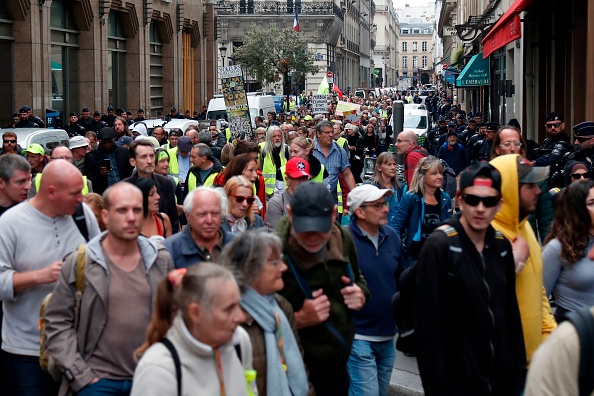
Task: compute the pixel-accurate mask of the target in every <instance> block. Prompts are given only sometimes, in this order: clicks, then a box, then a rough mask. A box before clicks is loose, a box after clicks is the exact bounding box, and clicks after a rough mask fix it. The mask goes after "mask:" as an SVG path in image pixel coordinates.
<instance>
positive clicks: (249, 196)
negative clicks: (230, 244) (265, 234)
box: [221, 176, 264, 234]
mask: <svg viewBox="0 0 594 396" xmlns="http://www.w3.org/2000/svg"><path fill="white" fill-rule="evenodd" d="M224 189H225V193H226V194H227V198H228V199H229V209H228V211H227V214H226V215H225V216H224V217H223V220H222V221H221V228H222V229H224V230H225V231H228V232H231V233H232V234H237V233H240V232H243V231H245V230H247V229H248V228H252V227H256V228H257V227H264V220H262V217H260V216H259V215H257V214H254V211H253V209H252V205H253V204H254V202H255V201H256V197H255V196H254V187H253V184H252V183H251V182H250V181H249V180H248V179H247V178H246V177H245V176H233V177H232V178H230V179H229V180H227V182H226V183H225V186H224Z"/></svg>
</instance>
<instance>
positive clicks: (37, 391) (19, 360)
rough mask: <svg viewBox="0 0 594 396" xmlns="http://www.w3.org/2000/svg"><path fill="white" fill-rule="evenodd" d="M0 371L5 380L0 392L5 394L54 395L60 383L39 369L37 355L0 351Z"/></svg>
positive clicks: (9, 395)
mask: <svg viewBox="0 0 594 396" xmlns="http://www.w3.org/2000/svg"><path fill="white" fill-rule="evenodd" d="M2 371H3V377H4V379H5V381H6V383H5V384H2V389H0V392H1V393H2V394H3V395H6V396H55V395H57V394H58V389H59V388H60V384H59V383H57V382H55V381H54V380H53V379H52V377H51V376H50V375H49V374H48V373H46V372H45V371H43V370H42V369H41V366H40V365H39V357H37V356H25V355H14V354H12V353H8V352H4V351H2Z"/></svg>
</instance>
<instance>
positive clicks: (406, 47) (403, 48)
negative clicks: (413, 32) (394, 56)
mask: <svg viewBox="0 0 594 396" xmlns="http://www.w3.org/2000/svg"><path fill="white" fill-rule="evenodd" d="M406 51H408V43H407V42H406V41H403V42H402V52H406Z"/></svg>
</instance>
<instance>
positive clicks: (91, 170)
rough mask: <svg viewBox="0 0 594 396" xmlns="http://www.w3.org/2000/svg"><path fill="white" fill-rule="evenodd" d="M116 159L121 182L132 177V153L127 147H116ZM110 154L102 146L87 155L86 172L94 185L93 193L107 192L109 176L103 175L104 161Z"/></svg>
mask: <svg viewBox="0 0 594 396" xmlns="http://www.w3.org/2000/svg"><path fill="white" fill-rule="evenodd" d="M115 153H116V154H115V159H116V163H117V165H118V173H119V174H120V180H123V179H125V178H127V177H129V176H130V175H132V165H131V164H130V153H129V152H128V149H127V148H125V147H119V146H115ZM108 154H109V153H107V152H106V151H104V150H103V148H102V147H101V146H99V147H97V148H96V149H93V150H91V151H90V152H88V153H87V155H85V171H84V172H83V173H84V174H85V175H87V178H88V179H89V180H90V181H91V182H92V183H93V192H96V193H97V194H103V192H104V191H105V190H107V187H109V186H108V185H107V176H103V175H101V167H102V166H103V159H104V158H108Z"/></svg>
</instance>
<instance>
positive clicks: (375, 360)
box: [347, 152, 403, 396]
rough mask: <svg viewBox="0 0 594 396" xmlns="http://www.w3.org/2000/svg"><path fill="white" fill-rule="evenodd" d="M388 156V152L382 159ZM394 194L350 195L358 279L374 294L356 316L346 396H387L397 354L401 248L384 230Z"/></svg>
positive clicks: (361, 189) (368, 189)
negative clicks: (395, 301)
mask: <svg viewBox="0 0 594 396" xmlns="http://www.w3.org/2000/svg"><path fill="white" fill-rule="evenodd" d="M384 154H390V155H391V154H392V153H388V152H384V153H381V154H380V156H382V155H384ZM392 194H393V192H392V190H388V189H381V190H380V189H379V188H377V187H376V186H372V185H369V184H364V185H361V186H358V187H356V188H355V189H354V190H352V191H351V192H350V193H349V196H348V206H349V208H350V211H351V214H352V217H351V222H350V224H349V226H348V229H349V231H350V233H351V235H352V236H353V240H354V242H355V246H356V248H357V257H358V260H359V263H360V267H361V273H362V275H363V276H364V277H365V281H366V282H367V287H368V288H369V290H370V291H373V294H372V295H371V298H370V299H369V300H368V301H367V303H366V304H365V306H364V307H363V309H361V310H360V311H358V312H355V315H354V319H355V340H354V341H353V346H352V348H351V354H350V357H349V361H348V365H347V367H348V372H349V377H350V388H349V395H350V396H357V395H363V394H369V395H372V394H373V395H381V396H386V395H387V394H388V387H389V385H390V378H391V376H392V368H393V366H394V359H395V358H396V349H395V348H394V337H395V336H396V323H395V321H394V316H393V315H392V310H391V304H390V302H391V300H392V296H393V295H394V294H395V293H396V291H397V286H396V278H397V273H399V271H400V270H402V266H403V259H402V243H401V241H400V238H399V237H398V234H396V232H395V231H394V230H393V229H392V228H391V227H388V226H387V224H388V206H387V204H388V202H389V201H388V199H389V197H390V196H391V195H392Z"/></svg>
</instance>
